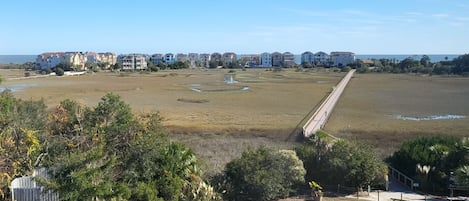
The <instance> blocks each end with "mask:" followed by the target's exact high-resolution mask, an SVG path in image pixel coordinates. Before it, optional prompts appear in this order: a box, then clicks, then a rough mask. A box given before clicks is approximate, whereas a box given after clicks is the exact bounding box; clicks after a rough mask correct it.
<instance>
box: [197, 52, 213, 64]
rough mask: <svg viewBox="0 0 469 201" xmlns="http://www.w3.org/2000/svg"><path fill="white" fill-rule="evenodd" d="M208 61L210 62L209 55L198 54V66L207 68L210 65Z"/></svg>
mask: <svg viewBox="0 0 469 201" xmlns="http://www.w3.org/2000/svg"><path fill="white" fill-rule="evenodd" d="M210 60H211V55H210V54H207V53H202V54H199V61H200V66H201V67H206V68H208V67H209V64H210Z"/></svg>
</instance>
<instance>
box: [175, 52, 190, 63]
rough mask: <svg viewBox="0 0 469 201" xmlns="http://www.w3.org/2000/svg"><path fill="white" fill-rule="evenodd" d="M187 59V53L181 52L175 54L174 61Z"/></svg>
mask: <svg viewBox="0 0 469 201" xmlns="http://www.w3.org/2000/svg"><path fill="white" fill-rule="evenodd" d="M187 60H188V58H187V54H182V53H179V54H176V61H180V62H186V61H187Z"/></svg>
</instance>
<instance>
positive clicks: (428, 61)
mask: <svg viewBox="0 0 469 201" xmlns="http://www.w3.org/2000/svg"><path fill="white" fill-rule="evenodd" d="M420 64H422V65H423V66H424V67H430V66H431V64H432V63H431V59H430V57H429V56H427V55H423V56H422V58H421V59H420Z"/></svg>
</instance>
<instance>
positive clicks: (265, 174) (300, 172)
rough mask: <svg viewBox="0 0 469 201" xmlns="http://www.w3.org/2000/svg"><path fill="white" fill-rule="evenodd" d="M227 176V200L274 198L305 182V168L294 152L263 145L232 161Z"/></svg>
mask: <svg viewBox="0 0 469 201" xmlns="http://www.w3.org/2000/svg"><path fill="white" fill-rule="evenodd" d="M225 175H226V181H227V186H226V188H227V189H226V190H227V193H226V198H227V199H229V200H273V199H276V198H280V197H285V196H288V195H289V193H290V192H291V191H292V190H293V189H292V187H293V186H294V185H295V184H299V183H303V182H304V175H305V170H304V168H303V163H302V162H301V161H300V160H299V159H298V157H297V156H296V154H295V153H294V152H293V151H280V152H279V151H274V150H270V149H267V148H262V147H261V148H259V149H257V150H247V151H245V152H244V153H243V154H242V156H241V158H238V159H235V160H233V161H231V162H229V163H228V164H227V165H226V167H225Z"/></svg>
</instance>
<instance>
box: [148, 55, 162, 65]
mask: <svg viewBox="0 0 469 201" xmlns="http://www.w3.org/2000/svg"><path fill="white" fill-rule="evenodd" d="M150 61H151V62H152V63H154V64H159V63H162V62H163V54H158V53H157V54H152V55H151V57H150Z"/></svg>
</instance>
